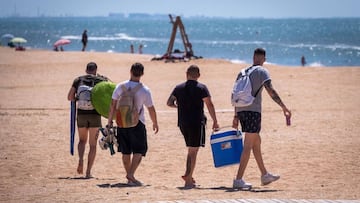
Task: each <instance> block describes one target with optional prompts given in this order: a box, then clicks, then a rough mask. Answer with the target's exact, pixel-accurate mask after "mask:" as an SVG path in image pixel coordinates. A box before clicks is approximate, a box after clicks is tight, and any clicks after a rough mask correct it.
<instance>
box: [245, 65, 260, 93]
mask: <svg viewBox="0 0 360 203" xmlns="http://www.w3.org/2000/svg"><path fill="white" fill-rule="evenodd" d="M257 68H259V66H258V65H252V66H250V67H249V68H247V69H243V70H242V71H241V74H243V73H244V75H245V74H247V75H248V76H249V77H250V74H251V73H252V72H253V71H254V70H256V69H257ZM262 87H263V84H262V85H261V86H260V87H259V89H258V90H256V92H255V95H254V97H256V96H257V95H258V93H259V92H260V90H261V88H262Z"/></svg>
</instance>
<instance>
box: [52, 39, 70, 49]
mask: <svg viewBox="0 0 360 203" xmlns="http://www.w3.org/2000/svg"><path fill="white" fill-rule="evenodd" d="M70 43H71V41H70V40H68V39H59V40H58V41H56V42H55V43H54V47H58V46H63V45H66V44H70Z"/></svg>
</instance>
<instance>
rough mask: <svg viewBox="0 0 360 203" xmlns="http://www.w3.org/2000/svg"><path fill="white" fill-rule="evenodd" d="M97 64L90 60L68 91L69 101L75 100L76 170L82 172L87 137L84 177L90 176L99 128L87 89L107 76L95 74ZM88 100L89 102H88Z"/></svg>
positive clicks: (99, 117) (96, 113)
mask: <svg viewBox="0 0 360 203" xmlns="http://www.w3.org/2000/svg"><path fill="white" fill-rule="evenodd" d="M96 72H97V65H96V63H94V62H90V63H88V64H87V66H86V75H83V76H80V77H77V78H75V80H74V82H73V84H72V86H71V88H70V90H69V93H68V100H69V101H75V100H76V101H77V103H78V105H77V108H78V109H77V127H78V131H79V144H78V151H79V164H78V168H77V172H78V173H79V174H82V173H83V158H84V153H85V145H86V142H87V140H88V139H89V145H90V150H89V155H88V163H87V169H86V176H85V178H91V177H92V176H91V168H92V166H93V164H94V160H95V155H96V143H97V138H98V135H99V128H101V116H100V114H99V113H98V112H97V111H96V110H95V109H94V108H93V106H92V104H91V102H90V94H89V89H86V88H91V87H94V86H95V85H96V84H97V83H99V82H101V81H107V80H108V78H106V77H104V76H100V75H97V74H96ZM87 97H88V98H87ZM89 102H90V103H89Z"/></svg>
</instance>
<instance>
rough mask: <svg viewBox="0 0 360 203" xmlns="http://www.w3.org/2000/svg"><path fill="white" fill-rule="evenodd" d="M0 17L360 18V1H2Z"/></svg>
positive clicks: (0, 1) (0, 0)
mask: <svg viewBox="0 0 360 203" xmlns="http://www.w3.org/2000/svg"><path fill="white" fill-rule="evenodd" d="M0 3H1V7H0V16H11V15H14V13H16V14H18V15H20V16H38V15H46V16H107V15H108V14H109V13H110V12H116V13H151V14H154V13H159V14H169V13H171V14H174V15H185V16H196V15H204V16H221V17H241V18H248V17H265V18H283V17H310V18H317V17H360V12H359V10H358V9H359V8H360V1H359V0H252V1H250V0H247V1H244V0H177V1H174V0H59V1H53V0H0Z"/></svg>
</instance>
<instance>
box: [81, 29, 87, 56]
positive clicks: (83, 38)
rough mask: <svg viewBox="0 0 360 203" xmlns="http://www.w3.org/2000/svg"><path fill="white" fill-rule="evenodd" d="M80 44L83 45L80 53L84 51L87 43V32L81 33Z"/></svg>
mask: <svg viewBox="0 0 360 203" xmlns="http://www.w3.org/2000/svg"><path fill="white" fill-rule="evenodd" d="M81 42H82V44H83V47H82V49H81V51H85V49H86V46H87V42H88V36H87V30H84V32H83V33H82V37H81Z"/></svg>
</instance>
